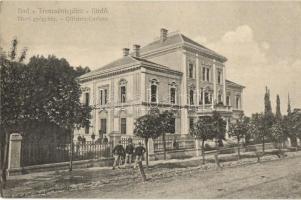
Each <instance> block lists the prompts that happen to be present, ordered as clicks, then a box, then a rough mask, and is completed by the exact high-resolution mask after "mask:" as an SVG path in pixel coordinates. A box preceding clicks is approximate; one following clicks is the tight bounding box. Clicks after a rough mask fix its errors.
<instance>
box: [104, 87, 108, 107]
mask: <svg viewBox="0 0 301 200" xmlns="http://www.w3.org/2000/svg"><path fill="white" fill-rule="evenodd" d="M104 92H105V95H104V102H105V104H107V103H108V90H107V89H105V90H104Z"/></svg>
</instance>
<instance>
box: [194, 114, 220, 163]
mask: <svg viewBox="0 0 301 200" xmlns="http://www.w3.org/2000/svg"><path fill="white" fill-rule="evenodd" d="M190 134H191V135H192V136H194V137H195V138H196V139H199V140H201V141H202V158H203V164H205V141H207V140H212V139H213V138H214V137H215V134H214V132H213V120H212V117H210V116H204V117H200V118H199V119H198V121H197V122H196V123H194V125H193V127H192V128H191V129H190Z"/></svg>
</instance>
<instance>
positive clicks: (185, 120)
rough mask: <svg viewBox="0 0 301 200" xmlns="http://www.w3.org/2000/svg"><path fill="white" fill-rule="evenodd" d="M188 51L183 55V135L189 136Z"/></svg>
mask: <svg viewBox="0 0 301 200" xmlns="http://www.w3.org/2000/svg"><path fill="white" fill-rule="evenodd" d="M186 56H187V55H186V51H185V50H183V54H182V69H183V71H182V72H183V81H182V85H181V86H182V87H181V106H182V109H181V135H182V136H183V135H185V134H188V132H189V127H188V125H189V121H188V108H187V107H185V106H187V104H188V102H187V100H188V98H187V62H186Z"/></svg>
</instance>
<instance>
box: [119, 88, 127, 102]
mask: <svg viewBox="0 0 301 200" xmlns="http://www.w3.org/2000/svg"><path fill="white" fill-rule="evenodd" d="M120 101H121V103H125V101H126V88H125V86H121V87H120Z"/></svg>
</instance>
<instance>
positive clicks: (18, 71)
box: [0, 39, 27, 196]
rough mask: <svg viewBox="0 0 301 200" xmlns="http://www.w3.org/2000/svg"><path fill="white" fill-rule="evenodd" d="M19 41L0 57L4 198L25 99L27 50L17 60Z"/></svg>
mask: <svg viewBox="0 0 301 200" xmlns="http://www.w3.org/2000/svg"><path fill="white" fill-rule="evenodd" d="M17 45H18V41H17V39H14V40H13V41H12V47H11V51H10V52H9V53H8V55H6V54H5V52H4V51H3V50H1V56H0V67H1V68H0V73H1V78H0V93H1V102H0V110H1V118H0V119H1V120H0V134H1V142H0V161H1V162H0V165H1V166H0V168H1V169H0V184H1V186H0V190H1V196H3V193H2V191H3V189H4V188H5V183H6V168H7V160H8V143H9V135H10V133H11V132H13V131H18V126H17V125H16V124H17V123H18V121H19V120H20V119H21V118H22V117H23V116H22V106H23V101H22V99H23V97H22V96H21V94H22V90H23V87H24V84H23V80H24V77H23V76H22V72H24V68H25V65H24V64H23V63H22V62H23V61H24V59H25V55H26V51H27V49H26V48H24V49H23V50H22V53H21V56H20V57H19V58H17Z"/></svg>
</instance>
